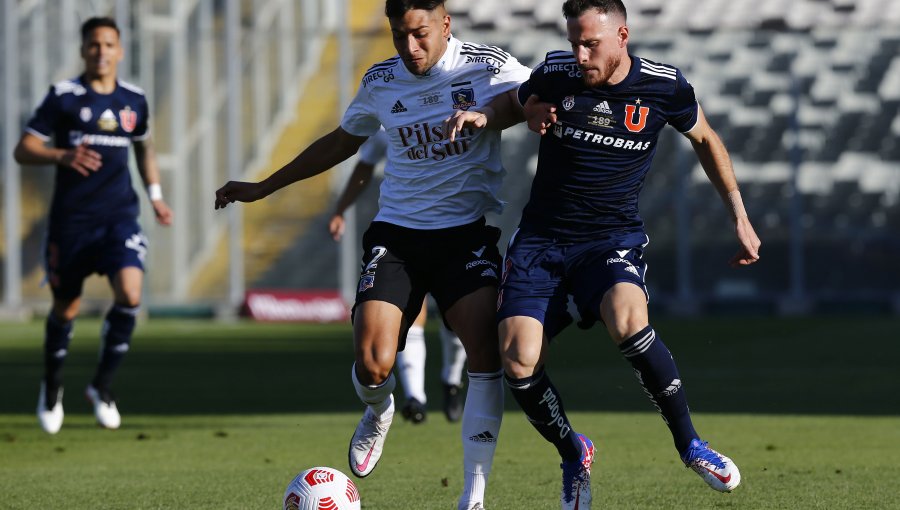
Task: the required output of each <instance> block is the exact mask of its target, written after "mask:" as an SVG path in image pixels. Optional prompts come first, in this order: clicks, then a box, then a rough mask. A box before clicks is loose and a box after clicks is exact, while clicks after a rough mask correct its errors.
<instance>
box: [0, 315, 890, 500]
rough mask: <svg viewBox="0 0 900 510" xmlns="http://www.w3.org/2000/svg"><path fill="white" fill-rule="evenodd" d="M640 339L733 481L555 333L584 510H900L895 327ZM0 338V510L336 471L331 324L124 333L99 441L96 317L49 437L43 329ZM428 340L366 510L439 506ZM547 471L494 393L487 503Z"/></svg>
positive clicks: (621, 373) (596, 334) (11, 331)
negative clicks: (586, 439)
mask: <svg viewBox="0 0 900 510" xmlns="http://www.w3.org/2000/svg"><path fill="white" fill-rule="evenodd" d="M655 326H656V328H657V330H658V331H659V332H660V335H661V338H663V339H664V341H665V342H666V343H667V345H668V346H669V347H670V349H671V350H672V351H673V353H674V354H675V357H676V360H677V361H678V363H679V368H680V370H681V375H682V376H683V378H684V380H685V381H686V382H685V388H686V391H687V392H688V398H689V401H690V402H691V406H692V409H693V411H694V422H695V425H696V426H697V428H698V430H699V431H700V432H701V433H702V434H703V435H704V438H705V439H707V440H709V441H710V442H711V445H712V446H713V447H714V448H716V449H719V450H720V451H722V452H723V453H725V454H727V455H729V456H731V457H732V458H733V459H734V460H735V461H736V462H737V463H738V465H739V466H740V468H741V471H742V475H743V483H742V485H741V486H740V487H739V488H738V489H737V490H736V491H735V492H734V493H732V494H720V493H716V492H714V491H712V490H710V489H708V488H707V487H706V486H705V484H704V483H703V482H702V481H701V480H700V478H699V477H698V476H697V475H695V474H694V473H693V472H690V471H689V470H687V469H685V468H683V467H682V466H681V465H680V463H679V462H678V459H677V456H676V454H675V452H674V449H673V448H672V444H671V438H670V436H669V434H668V431H667V429H666V428H665V426H664V424H663V423H662V422H661V420H660V418H659V416H658V415H656V413H655V412H652V408H651V406H650V404H649V402H647V400H646V397H645V396H644V395H643V393H642V391H641V390H640V388H639V386H638V384H637V382H636V381H635V380H634V377H633V376H632V375H631V373H630V369H629V367H628V365H627V363H625V362H624V361H623V360H622V359H621V357H620V356H619V355H618V353H617V352H616V349H615V347H614V346H612V343H611V342H610V341H609V340H608V339H607V338H606V336H605V334H603V333H602V332H600V331H599V330H597V329H594V330H592V331H591V332H581V331H578V330H575V329H571V330H567V331H566V333H565V334H564V335H563V336H562V337H561V338H560V340H559V341H558V342H557V343H556V344H555V345H554V346H553V349H552V355H551V360H550V362H549V371H550V373H551V375H552V376H553V378H554V382H555V383H556V385H557V386H558V387H559V388H560V391H562V393H563V396H564V399H565V405H566V408H567V409H568V411H569V414H570V418H571V419H572V422H573V424H574V426H575V427H576V429H578V430H579V431H580V432H584V433H586V434H588V435H589V436H590V437H591V438H592V439H593V440H594V442H595V443H596V444H597V446H598V460H597V463H596V464H595V466H594V477H593V488H594V492H595V497H594V501H595V503H594V508H673V509H674V508H735V509H745V508H760V509H768V508H823V509H833V508H900V491H898V490H897V489H896V480H897V479H898V478H900V417H898V413H900V405H898V403H900V398H898V397H897V395H900V379H898V378H897V371H898V370H897V369H898V367H900V363H898V362H897V361H896V360H897V359H900V344H898V342H897V341H896V331H898V329H900V328H898V326H900V321H898V320H896V319H880V318H870V317H864V318H847V319H841V318H837V319H822V318H817V319H802V320H801V319H791V320H772V319H759V318H740V319H735V318H732V319H709V320H689V321H682V320H678V321H676V320H659V321H655ZM0 328H2V335H0V388H2V389H0V395H2V398H0V509H33V508H56V507H59V508H71V509H134V508H139V509H156V508H159V509H207V508H209V509H212V508H216V509H223V508H224V509H274V508H280V506H279V505H280V498H281V494H282V492H283V490H284V487H285V486H286V485H287V483H288V482H289V481H290V480H291V478H293V476H294V475H295V474H296V473H297V472H299V471H301V470H302V469H305V468H307V467H310V466H313V465H328V466H333V467H336V468H338V469H341V470H342V471H344V472H349V469H348V468H347V466H346V462H347V461H346V448H347V443H348V441H349V438H350V436H351V435H352V433H353V429H354V427H355V425H356V422H357V420H358V419H359V416H360V415H361V411H362V408H361V406H360V404H359V403H358V401H357V400H356V397H355V394H354V392H353V388H352V386H351V384H350V382H349V377H348V376H349V370H350V365H351V363H352V346H351V341H350V332H349V327H347V326H297V325H273V324H251V323H236V324H223V323H209V322H199V321H198V322H174V321H171V322H170V321H158V320H153V321H149V322H147V323H145V324H141V325H140V326H139V329H138V330H137V333H136V336H135V340H134V342H133V348H132V352H131V353H130V354H129V357H128V359H127V360H126V362H125V364H124V366H123V369H122V371H121V373H120V376H119V378H118V379H117V382H116V387H115V389H116V391H117V394H118V395H119V408H120V410H121V412H122V415H123V426H122V428H121V429H120V430H117V431H106V430H101V429H98V428H97V427H96V426H95V425H94V423H93V417H92V415H91V412H90V408H89V406H88V404H87V403H86V402H85V401H84V399H83V397H81V395H80V393H81V391H82V390H83V387H84V385H85V384H87V382H88V381H89V379H90V377H91V375H92V372H93V370H94V364H95V361H96V356H97V345H98V341H97V336H98V331H99V324H98V323H97V321H87V320H84V321H79V322H78V324H77V326H76V336H75V339H74V340H73V342H72V346H71V347H72V349H71V354H70V356H69V359H68V361H67V365H66V372H65V380H66V383H67V387H66V392H67V393H66V395H65V399H64V404H65V408H66V419H65V423H64V425H63V429H62V431H61V432H60V433H59V434H58V435H56V436H48V435H46V434H44V433H43V432H42V431H41V430H40V429H39V427H38V425H37V421H36V418H35V417H34V413H33V411H34V406H35V403H36V400H37V391H38V384H39V377H40V373H41V370H42V369H41V362H40V359H41V353H40V351H41V348H40V346H41V341H42V329H43V325H42V324H41V323H31V324H24V325H23V324H2V325H0ZM428 337H429V338H428V342H429V354H430V356H429V359H428V363H429V370H428V376H429V380H428V386H427V389H428V391H429V396H430V397H431V400H430V401H429V409H430V414H429V417H428V420H427V422H426V423H425V424H423V425H420V426H414V425H411V424H409V423H405V422H403V421H402V419H400V417H399V416H398V417H397V419H396V420H395V422H394V426H393V427H392V429H391V433H390V435H389V436H388V440H387V444H386V448H385V454H384V456H383V457H382V460H381V462H380V464H379V466H378V468H377V469H376V471H375V472H374V473H373V474H372V475H371V476H369V477H368V478H366V479H363V480H357V482H358V485H359V488H360V494H361V496H362V503H363V505H362V506H363V508H364V509H368V510H376V509H377V510H388V509H391V510H394V509H432V508H433V509H450V508H455V501H456V497H457V496H458V494H459V491H460V489H461V483H462V480H461V478H462V477H461V448H460V442H459V433H460V432H459V431H460V429H459V425H458V424H450V423H447V422H446V421H445V420H444V419H443V416H442V414H441V413H440V410H439V409H440V385H439V384H440V383H439V381H438V377H437V374H438V366H439V362H440V359H439V357H440V355H439V352H440V348H439V345H438V342H437V335H436V334H435V332H434V331H429V332H428ZM848 339H859V341H858V342H852V341H849V342H848ZM397 394H398V395H399V390H398V393H397ZM558 463H559V459H558V457H557V455H556V453H555V450H554V449H553V448H552V447H551V446H550V445H548V444H547V443H545V442H544V441H543V439H541V438H540V436H538V434H537V433H536V432H535V431H534V430H533V429H532V428H531V426H530V425H528V423H527V422H526V421H525V419H524V418H523V415H522V414H521V412H520V411H519V410H518V408H517V406H516V404H515V402H514V401H513V400H512V399H511V398H508V399H507V412H506V415H505V417H504V423H503V429H502V434H501V438H500V442H499V445H498V449H497V455H496V458H495V462H494V471H493V473H492V475H491V479H490V485H489V488H488V497H487V501H486V503H487V508H488V509H489V510H503V509H515V510H525V509H553V508H558V507H559V496H558V493H559V478H560V474H559V473H560V472H559V468H558Z"/></svg>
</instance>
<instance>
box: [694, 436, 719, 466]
mask: <svg viewBox="0 0 900 510" xmlns="http://www.w3.org/2000/svg"><path fill="white" fill-rule="evenodd" d="M708 444H709V442H707V441H700V444H699V445H697V446H694V447H691V449H690V450H688V455H687V457H688V459H689V460H688V462H687V463H688V464H694V463H695V462H697V461H698V460H701V461H704V462H707V463H709V464H712V465H714V466H716V467H717V468H724V467H725V463H724V462H722V458H721V457H719V455H718V454H717V453H716V452H714V451H713V450H712V449H711V448H709V447H707V446H706V445H708Z"/></svg>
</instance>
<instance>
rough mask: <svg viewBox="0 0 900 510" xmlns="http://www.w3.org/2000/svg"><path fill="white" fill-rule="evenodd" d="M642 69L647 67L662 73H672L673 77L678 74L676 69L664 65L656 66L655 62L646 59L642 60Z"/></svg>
mask: <svg viewBox="0 0 900 510" xmlns="http://www.w3.org/2000/svg"><path fill="white" fill-rule="evenodd" d="M641 67H646V68H648V69H652V70H654V71H657V72H660V73H671V74H672V75H674V74H675V72H676V71H675V68H674V67H671V66H667V65H663V64H654V63H653V62H648V61H647V60H644V59H641Z"/></svg>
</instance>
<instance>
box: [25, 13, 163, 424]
mask: <svg viewBox="0 0 900 510" xmlns="http://www.w3.org/2000/svg"><path fill="white" fill-rule="evenodd" d="M123 53H124V52H123V49H122V46H121V44H120V42H119V29H118V27H117V26H116V23H115V21H113V20H112V19H110V18H91V19H88V20H87V21H85V22H84V24H83V25H82V26H81V57H82V59H83V60H84V72H83V74H81V75H80V76H78V77H77V78H74V79H71V80H66V81H63V82H60V83H57V84H55V85H53V86H51V87H50V91H49V92H48V93H47V96H46V97H45V98H44V101H43V102H42V103H41V105H40V106H39V107H38V109H37V111H36V112H35V114H34V117H33V118H32V119H31V120H30V121H29V122H28V126H27V127H26V130H25V133H24V134H23V135H22V138H21V140H20V141H19V143H18V145H17V146H16V149H15V158H16V161H18V162H19V163H21V164H23V165H50V164H55V165H56V186H55V189H54V193H53V203H52V205H51V207H50V221H49V228H48V232H47V242H46V252H45V257H46V261H45V262H46V269H47V280H48V281H49V283H50V288H51V290H52V292H53V305H52V309H51V310H50V314H49V315H48V317H47V324H46V333H45V337H44V378H43V380H42V382H41V390H40V394H39V397H38V409H37V415H38V419H39V421H40V424H41V427H42V428H43V429H44V430H45V431H47V432H48V433H50V434H55V433H56V432H58V431H59V429H60V427H61V426H62V421H63V408H62V395H63V386H62V367H63V363H64V361H65V359H66V353H67V350H68V346H69V341H70V339H71V337H72V331H73V323H74V320H75V318H76V317H77V315H78V310H79V307H80V304H81V291H82V284H83V282H84V279H85V278H87V277H88V276H90V275H91V274H92V273H99V274H105V275H106V276H107V277H108V278H109V281H110V285H111V287H112V291H113V296H114V303H113V306H112V307H111V308H110V310H109V312H108V313H107V314H106V320H105V321H104V324H103V329H102V332H101V337H102V342H103V346H102V349H101V355H100V362H99V364H98V366H97V371H96V373H95V375H94V378H93V380H92V381H91V382H90V384H89V385H88V386H87V389H86V391H85V395H86V396H87V398H88V400H90V401H91V403H92V404H93V406H94V414H95V416H96V418H97V422H98V423H99V424H100V425H101V426H103V427H105V428H109V429H115V428H118V427H119V425H120V423H121V417H120V415H119V411H118V409H117V407H116V402H115V399H114V397H113V395H112V393H111V391H110V385H111V383H112V379H113V376H114V374H115V373H116V370H117V369H118V367H119V365H120V364H121V362H122V359H123V357H124V356H125V353H126V352H127V351H128V348H129V344H130V342H131V334H132V332H133V331H134V326H135V317H136V315H137V312H138V307H139V305H140V301H141V287H142V284H143V275H144V273H143V267H144V256H145V255H146V253H147V240H146V238H145V237H144V234H143V232H141V228H140V226H139V225H138V222H137V217H138V209H139V206H138V197H137V194H136V193H135V191H134V189H133V187H132V184H131V176H130V174H129V170H128V155H129V154H128V149H129V147H131V146H134V151H135V156H136V160H137V167H138V171H139V173H140V175H141V179H142V180H143V181H144V182H143V183H144V186H145V187H146V188H147V192H148V194H149V197H150V203H151V204H152V206H153V212H154V214H155V215H156V219H157V221H158V222H159V223H160V224H162V225H169V224H171V222H172V211H171V210H170V209H169V206H168V205H166V203H165V201H163V197H162V190H161V187H160V182H159V170H158V168H157V165H156V158H155V156H154V151H153V147H152V145H151V141H150V131H149V129H148V124H147V122H148V117H149V109H148V107H147V100H146V98H145V97H144V92H143V91H142V90H141V89H139V88H137V87H135V86H134V85H131V84H129V83H126V82H124V81H121V80H119V79H118V78H117V74H116V70H117V67H118V64H119V62H120V61H121V60H122V58H123ZM51 139H52V140H53V146H52V147H50V146H47V145H46V144H47V142H49V141H50V140H51Z"/></svg>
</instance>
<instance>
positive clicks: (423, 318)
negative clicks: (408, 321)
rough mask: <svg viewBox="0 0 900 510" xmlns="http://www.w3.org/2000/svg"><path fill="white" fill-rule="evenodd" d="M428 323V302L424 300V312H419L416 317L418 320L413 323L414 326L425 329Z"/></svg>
mask: <svg viewBox="0 0 900 510" xmlns="http://www.w3.org/2000/svg"><path fill="white" fill-rule="evenodd" d="M427 321H428V301H427V300H422V311H420V312H419V315H417V316H416V320H415V321H413V325H415V326H418V327H420V328H424V327H425V323H426V322H427Z"/></svg>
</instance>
